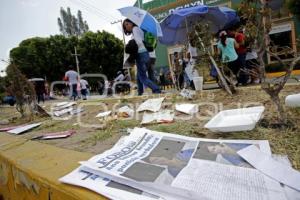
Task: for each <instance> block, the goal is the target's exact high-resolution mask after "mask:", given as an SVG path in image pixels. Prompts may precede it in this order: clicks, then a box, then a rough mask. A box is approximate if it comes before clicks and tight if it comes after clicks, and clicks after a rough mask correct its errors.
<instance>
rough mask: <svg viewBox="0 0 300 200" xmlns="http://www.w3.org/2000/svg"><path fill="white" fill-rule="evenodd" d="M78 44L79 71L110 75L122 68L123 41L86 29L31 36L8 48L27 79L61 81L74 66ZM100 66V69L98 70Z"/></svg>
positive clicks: (105, 33) (111, 76) (110, 35)
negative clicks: (72, 33)
mask: <svg viewBox="0 0 300 200" xmlns="http://www.w3.org/2000/svg"><path fill="white" fill-rule="evenodd" d="M74 46H75V47H77V50H78V53H79V54H80V55H81V56H80V57H79V61H80V69H81V70H80V71H81V73H104V74H105V75H106V76H108V77H109V78H113V77H114V76H115V74H116V72H117V71H118V70H119V69H121V68H122V61H123V43H122V41H121V40H119V39H118V38H116V37H115V36H114V35H112V34H110V33H108V32H105V31H103V32H97V33H93V32H87V33H84V34H83V35H82V36H81V37H80V38H77V37H76V36H70V37H65V36H63V35H54V36H50V37H48V38H39V37H35V38H30V39H26V40H24V41H22V42H21V43H20V44H19V46H18V47H16V48H13V49H12V50H11V51H10V59H11V60H12V61H13V62H14V63H15V64H16V65H18V67H19V69H20V70H21V72H22V73H24V74H25V75H26V76H27V77H28V78H45V77H46V78H47V80H48V81H57V80H62V78H63V76H64V74H65V72H66V71H67V70H68V66H69V65H70V64H72V65H75V59H74V56H72V53H74ZM100 66H102V71H100Z"/></svg>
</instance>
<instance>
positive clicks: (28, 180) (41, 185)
mask: <svg viewBox="0 0 300 200" xmlns="http://www.w3.org/2000/svg"><path fill="white" fill-rule="evenodd" d="M91 156H92V155H91V154H89V153H81V152H76V151H72V150H67V149H62V148H58V147H54V146H51V145H47V144H42V143H39V142H34V141H30V140H24V139H20V138H17V137H15V136H11V135H8V134H5V133H0V199H1V200H3V199H11V200H19V199H41V200H77V199H84V200H95V199H96V200H104V199H106V198H105V197H103V196H101V195H99V194H97V193H94V192H92V191H89V190H87V189H84V188H80V187H76V186H71V185H67V184H62V183H60V182H59V181H58V179H59V178H60V177H62V176H64V175H65V174H67V173H69V172H71V171H72V170H74V169H75V168H76V167H78V166H79V164H78V161H81V160H87V159H88V158H90V157H91Z"/></svg>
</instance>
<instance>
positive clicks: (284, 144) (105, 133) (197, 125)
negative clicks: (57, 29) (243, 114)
mask: <svg viewBox="0 0 300 200" xmlns="http://www.w3.org/2000/svg"><path fill="white" fill-rule="evenodd" d="M299 90H300V86H286V88H285V89H284V90H283V91H282V93H281V94H282V100H283V98H284V97H285V96H286V95H288V94H292V93H295V91H299ZM151 97H152V96H151ZM151 97H149V98H151ZM166 97H167V98H166V100H165V102H164V103H165V104H166V105H167V104H171V106H170V105H167V107H168V109H170V108H171V107H172V104H173V105H174V104H176V103H180V102H183V101H184V99H183V98H182V97H180V96H178V95H175V94H166ZM145 100H146V98H144V97H143V98H140V97H130V98H125V97H122V98H120V99H103V100H102V99H101V100H91V101H88V102H89V103H95V105H92V106H87V105H85V106H84V109H85V111H84V112H83V113H82V120H83V121H84V122H87V123H90V124H92V123H99V121H98V119H96V118H95V115H96V114H97V113H98V112H100V111H102V110H101V108H100V107H99V106H98V107H97V103H106V104H107V105H108V108H109V109H111V108H112V107H113V104H115V103H118V104H120V106H121V105H125V104H136V103H141V102H143V101H145ZM186 102H188V103H203V102H211V103H216V104H218V109H220V108H222V107H223V108H224V109H232V108H237V107H238V105H239V104H241V105H245V103H247V102H258V103H260V104H262V105H264V106H265V107H266V110H265V112H264V121H267V122H270V123H272V122H275V121H276V116H277V113H276V112H275V107H274V105H273V104H272V102H271V101H270V99H269V97H268V96H267V95H266V94H265V93H264V92H262V91H261V90H259V89H258V88H239V89H238V93H237V94H236V95H234V96H228V95H227V94H226V93H225V92H223V91H220V90H216V91H205V92H201V93H198V94H197V98H196V99H195V100H192V101H186ZM219 104H222V106H219ZM199 109H200V112H199V113H200V114H201V115H203V116H208V118H211V115H210V114H208V113H209V110H210V108H209V106H207V105H202V106H200V108H199ZM286 112H287V114H288V116H289V120H290V121H291V122H293V124H294V127H289V128H287V129H279V128H277V129H273V128H268V127H265V126H263V125H262V124H258V125H257V126H256V128H255V129H254V130H252V131H247V132H233V133H213V132H210V131H209V130H207V129H205V128H204V124H205V123H206V122H207V121H208V119H206V120H198V119H195V118H193V119H190V120H187V121H183V120H176V121H175V122H174V123H168V124H152V125H147V126H146V128H148V129H151V130H156V131H161V132H169V133H174V134H180V135H185V136H192V137H203V138H213V139H216V138H222V139H250V140H251V139H252V140H268V141H269V143H270V146H271V150H272V153H275V154H285V155H288V157H289V159H290V161H291V163H292V165H293V167H294V168H296V169H298V170H300V134H299V132H300V123H298V122H299V121H300V108H287V109H286ZM0 114H1V115H0V120H2V119H11V118H15V119H14V120H13V121H11V124H9V125H15V124H22V123H27V122H28V119H20V118H19V115H18V113H16V111H15V109H14V108H11V107H4V108H3V109H2V107H1V108H0ZM34 121H35V122H37V121H43V124H42V125H41V126H40V127H38V128H36V129H34V130H33V131H30V132H28V133H26V134H24V135H20V136H18V137H25V138H28V137H33V136H36V135H37V134H41V133H42V132H56V131H65V130H70V129H75V130H76V131H77V133H76V134H75V135H74V136H72V137H70V138H67V139H64V140H54V141H43V142H45V143H48V144H51V145H56V146H59V147H63V148H68V149H74V150H78V151H86V152H92V153H99V152H102V150H105V149H108V148H110V147H111V146H112V145H113V144H115V143H116V142H117V141H118V140H119V138H120V137H122V136H124V135H126V134H127V132H126V130H127V129H128V128H134V127H140V126H141V125H140V120H135V119H130V120H112V121H109V122H107V124H106V126H105V128H103V129H97V128H87V127H80V126H78V125H77V126H74V125H73V124H74V123H77V121H76V117H73V118H72V119H70V120H68V121H54V120H51V119H49V118H48V119H47V118H38V117H35V119H34ZM5 126H8V125H5ZM0 127H4V126H1V125H0ZM102 146H105V148H101V147H102ZM98 149H100V150H98Z"/></svg>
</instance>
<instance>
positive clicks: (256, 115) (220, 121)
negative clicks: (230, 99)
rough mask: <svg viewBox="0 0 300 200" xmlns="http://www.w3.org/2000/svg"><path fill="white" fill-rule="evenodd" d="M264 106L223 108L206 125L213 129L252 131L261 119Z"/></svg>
mask: <svg viewBox="0 0 300 200" xmlns="http://www.w3.org/2000/svg"><path fill="white" fill-rule="evenodd" d="M264 110H265V107H264V106H256V107H250V108H240V109H232V110H223V111H221V112H219V113H218V114H217V115H215V116H214V117H213V118H212V119H211V120H210V121H209V122H208V123H206V124H205V125H204V127H205V128H208V129H209V130H211V131H220V132H233V131H250V130H252V129H254V128H255V125H256V123H257V122H258V121H259V120H260V118H261V116H262V113H263V111H264Z"/></svg>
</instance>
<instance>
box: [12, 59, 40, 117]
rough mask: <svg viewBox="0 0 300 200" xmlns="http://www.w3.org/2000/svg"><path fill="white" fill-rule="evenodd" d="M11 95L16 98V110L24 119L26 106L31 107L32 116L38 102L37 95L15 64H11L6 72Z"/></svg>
mask: <svg viewBox="0 0 300 200" xmlns="http://www.w3.org/2000/svg"><path fill="white" fill-rule="evenodd" d="M6 73H7V81H8V84H9V85H8V88H7V90H8V91H9V93H10V94H12V95H13V96H15V97H16V109H17V111H18V112H19V113H20V114H21V116H22V117H24V116H25V115H26V113H25V111H26V110H25V109H26V107H25V106H28V107H29V110H30V112H31V115H33V109H34V106H35V101H36V94H35V90H34V87H33V85H32V83H31V82H29V81H28V80H27V78H26V77H25V76H24V75H23V74H22V73H21V71H20V70H19V69H18V67H17V66H16V65H15V64H10V65H9V66H8V67H7V70H6Z"/></svg>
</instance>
